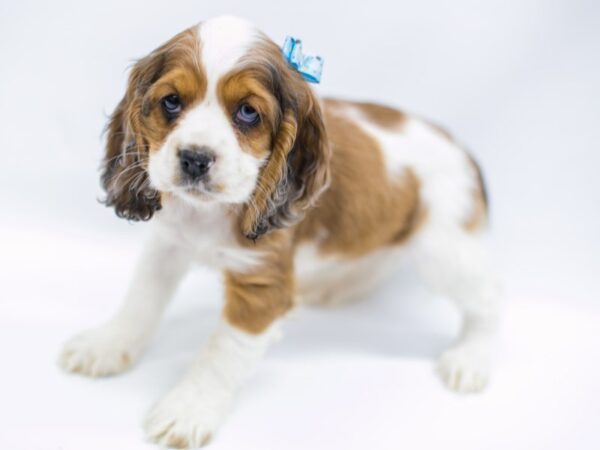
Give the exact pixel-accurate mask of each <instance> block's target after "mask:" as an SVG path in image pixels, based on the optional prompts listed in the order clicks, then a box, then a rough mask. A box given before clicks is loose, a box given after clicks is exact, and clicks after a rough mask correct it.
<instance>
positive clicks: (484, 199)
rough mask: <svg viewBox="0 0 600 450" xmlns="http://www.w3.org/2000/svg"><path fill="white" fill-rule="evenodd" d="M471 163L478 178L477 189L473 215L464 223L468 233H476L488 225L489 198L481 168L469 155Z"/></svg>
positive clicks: (474, 193) (474, 195)
mask: <svg viewBox="0 0 600 450" xmlns="http://www.w3.org/2000/svg"><path fill="white" fill-rule="evenodd" d="M467 157H468V158H469V162H470V163H471V167H472V169H473V172H474V176H475V177H476V178H477V182H476V185H475V189H474V190H473V210H472V212H471V215H470V216H469V217H468V218H467V220H465V222H464V223H463V226H464V228H465V229H466V230H467V231H476V230H478V229H480V228H482V227H483V226H485V224H486V223H487V217H488V208H489V205H488V196H487V190H486V187H485V182H484V180H483V175H482V173H481V168H480V167H479V164H477V161H475V159H474V158H473V156H471V155H469V154H467Z"/></svg>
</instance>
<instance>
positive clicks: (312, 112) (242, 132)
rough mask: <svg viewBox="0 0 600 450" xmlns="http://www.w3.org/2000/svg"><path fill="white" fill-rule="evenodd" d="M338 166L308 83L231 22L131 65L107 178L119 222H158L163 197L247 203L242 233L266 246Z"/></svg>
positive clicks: (264, 42)
mask: <svg viewBox="0 0 600 450" xmlns="http://www.w3.org/2000/svg"><path fill="white" fill-rule="evenodd" d="M329 159H330V149H329V146H328V143H327V137H326V135H325V128H324V125H323V119H322V116H321V109H320V106H319V104H318V102H317V100H316V98H315V97H314V95H313V93H312V91H311V89H310V88H309V86H308V84H307V83H306V82H305V81H304V80H303V79H302V77H301V76H300V75H299V74H298V73H297V72H296V71H294V70H293V69H292V68H290V67H289V66H288V64H287V63H286V61H285V60H284V58H283V56H282V54H281V50H280V49H279V47H278V46H277V45H276V44H274V43H273V42H272V41H270V40H269V39H268V38H267V37H266V36H265V35H263V34H262V33H260V32H259V31H257V30H256V29H255V28H254V27H253V26H251V25H250V24H249V23H247V22H245V21H243V20H240V19H235V18H231V17H222V18H217V19H212V20H210V21H207V22H204V23H202V24H200V25H199V26H197V27H193V28H190V29H188V30H186V31H184V32H183V33H181V34H179V35H177V36H175V37H174V38H173V39H171V40H170V41H168V42H167V43H166V44H164V45H163V46H161V47H159V48H158V49H156V50H154V51H153V52H152V53H150V55H148V56H146V57H145V58H143V59H141V60H140V61H138V63H137V64H136V65H135V66H134V67H133V69H132V71H131V74H130V77H129V84H128V87H127V92H126V94H125V96H124V98H123V99H122V100H121V102H120V103H119V105H118V106H117V109H116V110H115V112H114V113H113V114H112V117H111V119H110V122H109V125H108V139H107V152H106V158H105V161H104V172H103V175H102V181H103V185H104V187H105V189H106V192H107V199H106V203H107V204H108V205H111V206H114V207H115V209H116V211H117V214H118V215H119V216H122V217H126V218H128V219H132V220H148V219H150V218H151V217H152V215H153V213H154V212H155V211H156V210H158V209H160V205H161V194H163V193H169V194H170V195H175V196H179V197H181V198H183V199H185V200H186V201H188V202H190V203H192V204H203V203H204V204H206V203H210V202H213V203H224V204H231V205H241V206H242V208H241V211H242V217H241V226H242V232H243V234H244V235H245V236H246V237H248V238H251V239H256V238H257V237H259V236H260V235H262V234H264V233H265V232H267V231H268V230H269V229H271V228H279V227H283V226H287V225H290V224H292V223H294V222H296V221H297V220H299V219H300V218H301V217H302V213H303V211H304V210H305V209H306V208H308V207H309V206H310V205H312V204H313V203H314V201H315V200H316V199H317V197H318V196H319V195H320V193H321V192H322V191H323V190H324V189H325V187H326V186H327V184H328V180H329V167H328V166H329Z"/></svg>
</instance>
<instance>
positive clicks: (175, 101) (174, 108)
mask: <svg viewBox="0 0 600 450" xmlns="http://www.w3.org/2000/svg"><path fill="white" fill-rule="evenodd" d="M161 104H162V109H163V111H164V113H165V117H166V118H167V120H172V119H174V118H175V117H177V116H178V115H179V113H180V112H181V110H182V108H183V106H182V104H181V99H180V98H179V97H178V96H177V95H175V94H171V95H167V96H166V97H164V98H163V99H162V100H161Z"/></svg>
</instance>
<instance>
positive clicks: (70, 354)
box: [59, 234, 189, 376]
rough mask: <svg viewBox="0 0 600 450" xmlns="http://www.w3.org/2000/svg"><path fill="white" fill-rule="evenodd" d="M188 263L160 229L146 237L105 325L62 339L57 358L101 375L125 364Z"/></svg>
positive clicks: (74, 368) (65, 366) (79, 370)
mask: <svg viewBox="0 0 600 450" xmlns="http://www.w3.org/2000/svg"><path fill="white" fill-rule="evenodd" d="M188 266H189V259H188V256H187V255H186V254H185V252H184V251H182V250H181V249H179V248H178V247H176V246H174V245H173V244H172V243H170V242H168V241H166V240H164V238H163V237H161V236H160V234H155V235H153V236H151V239H150V240H149V241H148V243H147V244H146V247H145V248H144V251H143V253H142V255H141V258H140V260H139V262H138V265H137V267H136V270H135V274H134V277H133V280H132V282H131V284H130V287H129V290H128V292H127V295H126V296H125V301H124V302H123V305H122V306H121V308H120V310H119V311H118V312H117V314H115V316H114V317H113V318H112V319H111V320H109V321H108V322H107V323H105V324H104V325H102V326H100V327H98V328H95V329H92V330H89V331H85V332H83V333H81V334H79V335H77V336H75V337H73V338H72V339H70V340H69V341H67V343H66V344H65V345H64V347H63V350H62V352H61V354H60V357H59V364H60V365H61V366H62V368H63V369H65V370H66V371H69V372H77V373H80V374H83V375H88V376H105V375H112V374H116V373H119V372H122V371H124V370H125V369H127V368H128V367H130V366H131V365H132V364H133V363H134V362H135V361H136V360H137V359H138V357H139V356H140V354H141V352H142V350H143V349H144V347H145V345H146V343H147V342H148V340H149V338H150V337H151V335H152V332H153V331H154V330H155V328H156V326H157V325H158V323H159V320H160V318H161V316H162V313H163V310H164V308H165V306H166V304H167V302H168V301H169V300H170V299H171V297H172V294H173V292H174V290H175V288H176V287H177V284H178V282H179V280H180V279H181V278H182V276H183V275H184V274H185V272H186V270H187V268H188Z"/></svg>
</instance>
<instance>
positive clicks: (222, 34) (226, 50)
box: [199, 16, 259, 95]
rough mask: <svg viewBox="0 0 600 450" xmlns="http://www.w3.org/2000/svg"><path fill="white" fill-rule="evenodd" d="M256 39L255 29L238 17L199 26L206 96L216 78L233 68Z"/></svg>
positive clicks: (214, 20)
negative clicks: (206, 84) (206, 83)
mask: <svg viewBox="0 0 600 450" xmlns="http://www.w3.org/2000/svg"><path fill="white" fill-rule="evenodd" d="M258 37H259V32H258V30H257V29H256V27H255V26H254V25H252V23H250V22H248V21H247V20H244V19H241V18H239V17H233V16H222V17H216V18H214V19H210V20H207V21H206V22H203V23H201V24H200V25H199V40H200V49H201V50H200V52H201V57H202V64H203V66H204V70H205V71H206V76H207V78H208V94H209V95H210V93H212V92H213V91H214V88H215V86H216V83H217V82H218V80H219V78H221V76H223V75H224V74H226V73H227V72H229V71H230V70H231V69H232V68H233V67H234V65H235V64H236V63H237V62H238V61H239V60H240V58H241V57H242V56H244V55H245V54H246V53H247V52H248V50H249V49H250V48H251V47H252V45H253V44H254V42H256V40H257V38H258Z"/></svg>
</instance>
